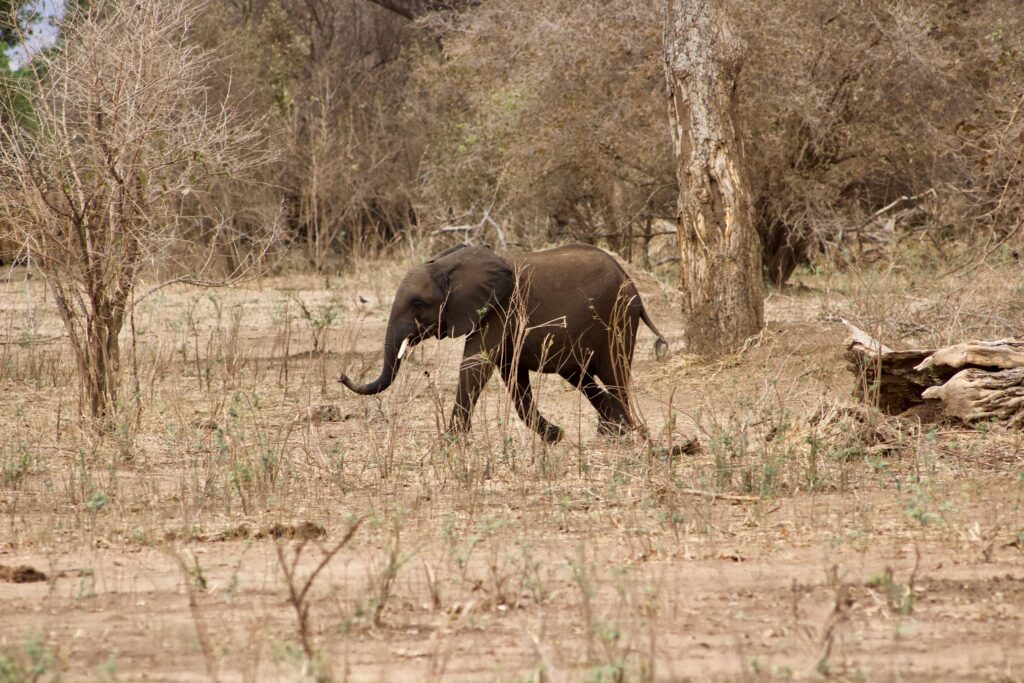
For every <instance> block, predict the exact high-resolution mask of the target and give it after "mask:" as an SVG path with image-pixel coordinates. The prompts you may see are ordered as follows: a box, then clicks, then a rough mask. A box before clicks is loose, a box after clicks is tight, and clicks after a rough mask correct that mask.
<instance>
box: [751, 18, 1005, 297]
mask: <svg viewBox="0 0 1024 683" xmlns="http://www.w3.org/2000/svg"><path fill="white" fill-rule="evenodd" d="M734 11H735V12H737V14H738V15H739V16H740V20H739V22H738V23H739V25H740V26H741V27H743V28H744V31H745V33H746V38H747V41H748V45H749V52H748V56H747V59H746V63H745V66H744V72H745V73H744V76H743V77H742V78H741V79H740V93H739V103H740V109H741V112H740V115H741V118H742V119H743V120H744V121H746V125H745V126H744V131H745V132H744V143H745V146H746V149H747V151H748V154H747V157H748V162H749V164H750V166H751V171H752V173H751V177H753V178H755V179H757V187H755V195H756V196H758V197H759V198H760V200H759V203H758V204H759V212H760V216H759V223H760V225H759V229H760V232H761V235H762V239H763V242H764V244H765V247H766V253H765V257H766V265H767V266H768V269H769V274H770V276H771V277H772V279H774V280H778V281H782V280H785V279H786V278H787V277H788V275H789V273H790V272H792V269H793V267H794V266H795V265H796V264H797V263H799V262H801V261H802V260H803V259H805V258H806V256H807V253H808V250H809V249H825V250H828V251H831V250H832V248H833V247H839V248H842V247H843V246H844V243H847V244H848V243H849V240H850V238H851V237H852V238H853V239H854V241H860V240H862V239H866V240H867V241H869V242H870V241H877V240H878V239H879V238H878V237H877V236H876V235H870V234H869V235H864V234H863V233H865V232H866V231H868V229H869V228H874V227H875V226H874V225H873V221H872V219H873V218H877V217H879V216H873V214H874V213H875V212H876V211H878V210H879V209H881V208H883V207H889V208H890V209H892V210H894V211H900V213H899V215H892V214H888V213H886V214H885V215H884V216H881V217H882V218H885V219H887V220H888V221H889V222H888V225H887V226H886V227H887V228H888V232H889V233H890V234H892V233H893V232H894V231H895V230H896V229H897V228H904V229H910V230H922V231H927V232H928V233H929V234H930V235H932V236H933V237H934V238H935V239H936V241H939V238H942V237H949V236H957V237H963V238H968V239H972V238H976V237H977V236H978V234H977V232H978V230H977V229H978V227H986V228H989V229H991V230H994V231H996V232H1000V233H1001V232H1005V231H1006V230H1007V229H1008V228H1012V227H1013V226H1012V215H1013V213H1014V208H1012V207H1016V208H1017V209H1019V206H1020V205H1019V201H1020V198H1021V197H1020V189H1019V188H1020V175H1019V174H1020V170H1019V168H1017V169H1016V170H1014V168H1013V162H1009V161H1008V156H1010V155H1015V154H1017V153H1019V145H1017V146H1014V147H1013V151H1012V152H1011V151H1009V149H1010V147H1011V146H1010V145H1009V144H1008V143H1009V140H1010V137H1009V136H1010V135H1012V134H1013V132H1014V131H1015V130H1016V132H1017V133H1018V134H1019V126H1020V123H1019V121H1014V119H1015V116H1014V114H1013V113H1012V112H1013V111H1014V110H1015V109H1014V108H1015V105H1017V104H1018V102H1017V99H1016V98H1017V97H1019V94H1016V93H1015V91H1014V87H1015V86H1014V84H1015V83H1019V81H1020V74H1021V69H1022V68H1024V50H1022V47H1024V44H1022V43H1021V39H1020V36H1021V34H1022V28H1024V8H1022V6H1021V5H1020V4H1019V3H1014V2H1005V1H1004V0H986V1H984V2H978V3H971V4H970V5H965V4H963V3H957V2H942V3H934V2H918V1H915V0H906V1H903V2H898V3H891V2H863V3H844V5H843V6H842V7H834V6H831V5H824V4H821V3H809V2H806V1H805V0H788V1H786V2H780V3H776V2H771V3H761V2H754V3H748V2H740V3H735V4H734ZM1014 126H1016V128H1014ZM1014 173H1016V177H1014ZM904 196H906V197H916V198H917V199H914V200H911V201H905V202H901V203H899V204H896V205H895V206H893V205H892V203H893V202H894V201H896V200H898V199H899V198H900V197H904ZM1014 202H1017V204H1014ZM996 203H1000V204H1002V207H1001V209H1000V210H999V211H998V212H997V211H995V210H994V208H995V204H996ZM979 219H982V220H979ZM873 232H879V231H878V230H877V229H876V230H873Z"/></svg>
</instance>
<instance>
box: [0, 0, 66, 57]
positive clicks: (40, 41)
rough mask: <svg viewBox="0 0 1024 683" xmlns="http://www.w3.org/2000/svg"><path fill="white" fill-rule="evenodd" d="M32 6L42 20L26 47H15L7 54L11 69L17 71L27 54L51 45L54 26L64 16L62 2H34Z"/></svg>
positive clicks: (55, 36) (55, 33)
mask: <svg viewBox="0 0 1024 683" xmlns="http://www.w3.org/2000/svg"><path fill="white" fill-rule="evenodd" d="M32 5H33V7H34V8H35V10H36V11H37V12H39V13H40V15H42V18H41V19H40V21H39V22H38V23H36V25H35V26H34V27H33V31H32V35H31V36H29V39H28V42H27V45H25V46H24V47H16V48H14V49H12V50H10V51H9V52H8V53H7V55H8V57H10V59H11V68H12V69H17V68H18V67H19V66H21V65H22V64H23V63H24V61H25V58H26V54H27V53H31V52H32V51H34V50H38V49H39V48H43V47H47V46H49V45H53V41H55V40H56V39H57V26H56V24H57V22H58V21H60V18H61V17H62V16H64V0H35V2H33V3H32Z"/></svg>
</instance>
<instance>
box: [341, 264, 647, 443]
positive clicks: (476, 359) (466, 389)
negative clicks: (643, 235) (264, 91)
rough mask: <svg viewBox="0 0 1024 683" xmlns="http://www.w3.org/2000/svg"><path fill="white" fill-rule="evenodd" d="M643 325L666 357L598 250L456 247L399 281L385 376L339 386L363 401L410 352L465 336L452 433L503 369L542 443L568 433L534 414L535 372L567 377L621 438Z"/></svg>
mask: <svg viewBox="0 0 1024 683" xmlns="http://www.w3.org/2000/svg"><path fill="white" fill-rule="evenodd" d="M641 319H642V320H643V321H644V323H645V324H646V325H647V326H648V327H649V328H650V329H651V331H652V332H654V334H655V335H656V336H657V341H656V342H655V348H656V350H657V351H658V352H660V351H661V350H662V349H663V348H664V347H666V346H667V344H666V342H665V340H664V338H663V337H662V336H661V333H660V332H658V330H657V328H655V327H654V323H652V322H651V319H650V317H648V315H647V311H645V310H644V306H643V303H642V302H641V301H640V295H639V294H638V293H637V290H636V287H635V286H634V285H633V282H632V281H631V280H630V279H629V276H628V275H626V273H625V271H624V270H623V269H622V267H621V266H619V264H618V263H617V262H616V261H615V259H613V258H612V257H611V256H609V255H608V254H607V253H605V252H604V251H602V250H600V249H597V248H595V247H591V246H588V245H584V244H574V245H570V246H565V247H558V248H555V249H547V250H545V251H536V252H532V253H527V254H512V255H509V256H507V257H505V258H502V257H500V256H498V255H497V254H495V253H494V252H493V251H491V250H490V249H488V248H486V247H469V246H466V245H460V246H457V247H453V248H451V249H448V250H447V251H444V252H442V253H440V254H438V255H437V256H435V257H434V258H433V259H431V260H430V261H427V262H426V263H424V264H423V265H422V266H418V267H416V268H414V269H412V270H411V271H410V272H409V273H408V274H407V275H406V276H405V279H403V280H402V284H401V285H399V287H398V292H397V293H396V294H395V301H394V303H393V304H392V306H391V318H390V320H389V321H388V329H387V334H386V336H385V338H384V369H383V371H382V372H381V374H380V377H378V378H377V379H376V380H375V381H373V382H370V383H369V384H366V385H361V386H360V385H357V384H354V383H353V382H352V381H351V380H349V378H348V377H346V376H345V375H341V376H340V377H339V378H338V381H339V382H341V383H342V384H344V385H345V386H346V387H348V388H349V389H351V390H352V391H355V392H356V393H359V394H376V393H379V392H381V391H384V390H385V389H387V388H388V387H389V386H391V382H392V381H393V380H394V378H395V373H397V372H398V367H399V365H401V362H402V358H403V356H404V355H405V354H406V352H407V351H408V350H409V348H410V347H412V346H415V345H416V344H418V343H419V342H420V341H422V340H423V339H426V338H428V337H432V336H436V337H437V338H439V339H443V338H445V337H461V336H464V335H468V337H467V338H466V347H465V350H464V351H463V357H462V365H461V367H460V369H459V388H458V394H457V396H456V398H455V406H454V408H453V410H452V418H451V425H450V427H449V429H450V430H451V431H453V432H463V431H466V430H467V429H469V424H470V415H471V413H472V412H473V406H474V405H475V404H476V400H477V398H478V397H479V396H480V391H481V390H482V389H483V387H484V385H485V384H487V381H488V380H489V379H490V377H491V374H492V373H493V371H494V368H495V367H497V368H498V371H499V372H500V373H501V377H502V379H503V380H504V381H505V384H506V385H507V386H508V388H509V390H510V392H511V394H512V399H513V403H514V404H515V406H516V410H517V412H518V413H519V416H520V417H521V418H522V419H523V421H524V422H526V424H527V425H529V426H530V427H531V428H532V429H534V430H535V431H537V433H539V434H540V435H541V436H542V437H543V438H544V440H545V441H547V442H549V443H555V442H557V441H558V440H559V439H561V438H562V430H561V429H560V428H558V427H557V426H555V425H553V424H551V423H550V422H548V421H547V420H546V419H544V417H543V416H542V415H541V414H540V413H538V412H537V410H536V409H535V408H534V406H533V394H532V391H531V389H530V375H529V372H530V371H531V370H533V371H539V372H555V373H558V374H559V375H561V376H562V377H563V378H565V379H566V381H568V382H569V383H571V384H572V385H573V386H575V387H576V388H578V389H579V390H580V391H582V392H583V393H584V395H585V396H586V397H587V399H589V401H590V402H591V404H593V406H594V408H595V409H596V410H597V413H598V415H599V416H600V430H601V432H602V433H609V432H621V431H623V430H626V429H631V428H635V427H636V422H635V418H634V414H633V411H632V408H631V407H630V402H629V392H628V389H627V387H628V386H629V377H630V365H631V363H632V360H633V346H634V344H635V341H636V331H637V327H638V326H639V321H640V320H641ZM659 355H660V353H659ZM598 380H600V381H601V382H602V383H603V384H604V387H602V386H601V385H600V384H598Z"/></svg>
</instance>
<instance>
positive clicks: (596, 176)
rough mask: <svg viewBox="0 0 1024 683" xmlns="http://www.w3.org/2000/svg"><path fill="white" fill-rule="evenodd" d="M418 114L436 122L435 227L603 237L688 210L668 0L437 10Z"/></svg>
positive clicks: (418, 80)
mask: <svg viewBox="0 0 1024 683" xmlns="http://www.w3.org/2000/svg"><path fill="white" fill-rule="evenodd" d="M432 28H434V29H435V30H437V31H439V32H440V33H441V35H442V36H443V41H444V42H443V45H444V50H443V54H437V53H435V52H433V51H424V52H422V53H421V54H419V55H418V59H417V60H416V72H415V81H414V85H415V92H414V93H413V94H412V95H411V97H414V98H415V97H418V98H419V101H415V102H414V104H413V105H411V106H410V109H411V115H413V116H425V118H426V120H427V121H428V122H431V123H433V125H434V129H433V130H432V131H431V137H430V146H429V147H428V149H427V153H426V156H425V159H424V167H425V168H424V173H423V178H424V182H423V187H422V192H421V197H422V201H423V207H422V208H423V210H422V211H421V214H422V215H423V216H424V217H425V219H426V220H427V221H428V222H430V223H431V225H433V226H436V225H438V224H440V223H444V222H448V221H451V220H453V219H454V220H461V219H462V218H463V217H468V218H470V219H471V220H472V221H473V222H476V220H479V218H480V217H481V216H482V215H483V214H484V212H485V211H486V212H489V213H491V214H493V215H496V216H499V217H500V222H502V223H505V222H508V223H509V225H510V226H511V228H512V230H511V231H512V232H513V233H514V234H516V236H517V238H518V239H520V240H525V241H527V242H545V241H551V240H555V241H566V240H582V241H586V242H595V241H598V240H604V241H606V242H607V243H609V244H611V245H613V246H622V247H623V248H624V249H628V248H629V242H628V241H627V242H624V241H623V240H626V239H628V236H629V235H630V234H635V233H643V232H645V231H649V230H650V227H651V221H652V219H654V218H657V217H672V216H674V215H675V209H674V205H675V196H676V179H675V169H674V166H673V160H672V144H671V140H670V138H669V130H668V123H667V109H666V107H665V104H664V97H663V90H664V84H663V78H664V77H663V72H662V67H661V63H660V49H659V47H658V45H659V41H660V36H661V26H660V19H659V10H658V7H657V5H656V4H655V3H649V2H632V1H619V2H614V3H598V2H590V1H588V2H582V3H580V2H564V1H562V0H545V1H543V2H536V3H528V4H524V3H517V2H510V1H504V0H503V1H498V2H489V3H485V4H484V5H483V6H482V7H480V8H479V9H478V10H476V11H474V12H471V13H467V14H464V15H461V16H459V17H455V18H450V17H449V21H448V23H445V22H444V21H443V20H442V19H440V18H437V19H435V20H434V22H433V25H432Z"/></svg>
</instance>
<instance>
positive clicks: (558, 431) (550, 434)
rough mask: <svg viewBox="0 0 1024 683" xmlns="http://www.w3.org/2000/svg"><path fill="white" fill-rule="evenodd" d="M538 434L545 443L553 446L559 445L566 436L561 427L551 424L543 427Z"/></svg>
mask: <svg viewBox="0 0 1024 683" xmlns="http://www.w3.org/2000/svg"><path fill="white" fill-rule="evenodd" d="M537 433H538V434H540V438H542V439H544V442H545V443H548V444H551V445H554V444H556V443H558V442H559V441H561V440H562V437H563V436H565V431H563V430H562V428H561V427H559V426H557V425H553V424H551V423H550V422H548V423H546V424H545V425H544V426H543V427H541V428H540V429H539V430H538V431H537Z"/></svg>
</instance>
